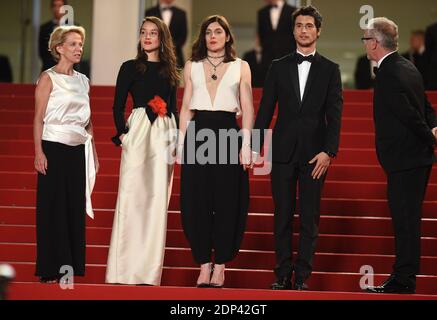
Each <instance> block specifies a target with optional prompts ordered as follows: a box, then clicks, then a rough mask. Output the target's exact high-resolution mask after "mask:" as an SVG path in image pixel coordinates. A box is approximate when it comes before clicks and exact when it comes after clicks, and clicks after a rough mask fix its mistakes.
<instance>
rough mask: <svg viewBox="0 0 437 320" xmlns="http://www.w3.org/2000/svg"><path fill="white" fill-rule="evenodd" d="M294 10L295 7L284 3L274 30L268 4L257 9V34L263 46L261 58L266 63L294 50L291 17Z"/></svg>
mask: <svg viewBox="0 0 437 320" xmlns="http://www.w3.org/2000/svg"><path fill="white" fill-rule="evenodd" d="M294 10H296V8H295V7H292V6H290V5H288V4H286V3H285V4H284V6H283V7H282V11H281V15H280V17H279V21H278V26H277V28H276V30H273V27H272V22H271V19H270V6H265V7H263V8H262V9H260V10H259V11H258V21H257V25H258V36H259V39H260V43H261V47H262V48H263V58H264V59H265V61H266V63H267V64H268V65H270V62H271V61H272V60H273V59H278V58H281V57H283V56H285V55H287V54H290V53H291V52H292V51H294V50H296V42H295V40H294V36H293V18H292V14H293V11H294Z"/></svg>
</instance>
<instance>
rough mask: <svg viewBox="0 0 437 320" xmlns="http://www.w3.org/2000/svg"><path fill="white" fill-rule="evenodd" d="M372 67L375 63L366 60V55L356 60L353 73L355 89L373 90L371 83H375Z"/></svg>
mask: <svg viewBox="0 0 437 320" xmlns="http://www.w3.org/2000/svg"><path fill="white" fill-rule="evenodd" d="M374 66H376V62H373V61H370V60H369V59H367V56H366V55H363V56H361V57H359V58H358V60H357V65H356V67H355V73H354V76H355V88H356V89H371V88H373V82H374V81H375V74H374V73H373V67H374Z"/></svg>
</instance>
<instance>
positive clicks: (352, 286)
mask: <svg viewBox="0 0 437 320" xmlns="http://www.w3.org/2000/svg"><path fill="white" fill-rule="evenodd" d="M12 266H13V267H14V268H15V270H16V272H17V277H16V281H17V282H36V281H37V278H36V277H35V276H34V272H35V265H34V263H24V262H20V263H12ZM105 272H106V267H105V266H104V265H88V266H87V271H86V276H85V277H76V278H75V282H76V283H95V284H103V283H104V280H105ZM198 274H199V271H198V268H188V267H187V268H177V267H171V268H169V267H165V268H164V271H163V278H162V283H161V284H162V285H163V286H182V287H193V286H194V284H195V281H196V279H197V276H198ZM387 277H388V275H387V274H376V275H375V278H374V283H375V284H379V283H381V282H382V281H384V280H385V279H386V278H387ZM361 278H362V275H361V274H360V273H342V272H335V273H334V272H313V274H312V275H311V278H310V279H309V280H308V282H307V283H308V285H309V287H310V288H311V289H312V290H314V291H337V292H345V291H346V292H362V290H361V288H360V279H361ZM274 280H275V277H274V275H273V272H272V271H270V270H269V271H264V270H248V269H244V270H243V269H227V270H226V287H227V288H251V289H268V288H269V287H270V284H271V283H272V282H273V281H274ZM436 287H437V277H435V276H418V277H417V293H418V294H433V293H435V288H436Z"/></svg>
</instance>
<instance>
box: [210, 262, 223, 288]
mask: <svg viewBox="0 0 437 320" xmlns="http://www.w3.org/2000/svg"><path fill="white" fill-rule="evenodd" d="M217 266H219V268H217ZM221 266H223V268H221ZM217 277H218V278H219V279H216V280H215V281H213V280H212V279H214V278H217ZM220 278H221V279H220ZM224 283H225V265H224V264H223V265H217V264H216V265H215V266H214V273H213V274H212V277H211V281H210V284H209V286H210V287H211V288H223V285H224Z"/></svg>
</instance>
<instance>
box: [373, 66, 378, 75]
mask: <svg viewBox="0 0 437 320" xmlns="http://www.w3.org/2000/svg"><path fill="white" fill-rule="evenodd" d="M373 73H374V74H375V76H376V74H377V73H378V67H373Z"/></svg>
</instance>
